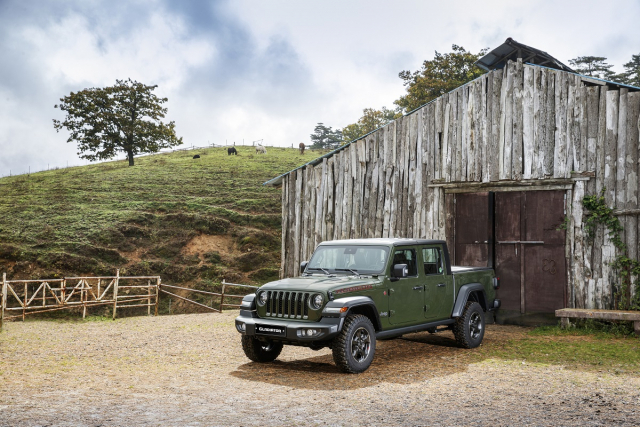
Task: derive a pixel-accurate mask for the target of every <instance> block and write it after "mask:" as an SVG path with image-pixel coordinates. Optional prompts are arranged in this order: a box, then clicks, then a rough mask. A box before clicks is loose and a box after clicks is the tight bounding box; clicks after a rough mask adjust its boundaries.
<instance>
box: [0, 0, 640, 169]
mask: <svg viewBox="0 0 640 427" xmlns="http://www.w3.org/2000/svg"><path fill="white" fill-rule="evenodd" d="M603 5H604V3H603V2H602V1H591V0H582V1H580V2H569V1H558V0H553V1H550V0H539V1H530V2H526V4H525V2H514V1H495V0H493V1H491V0H489V1H483V2H479V1H475V0H473V1H454V0H450V1H447V2H443V1H427V0H421V1H420V0H395V1H380V0H354V1H351V0H336V1H334V0H323V1H314V0H304V1H302V0H228V1H227V0H209V1H205V0H198V1H195V0H194V1H189V0H183V1H177V0H174V1H172V0H128V1H117V0H116V1H114V0H109V1H101V0H76V1H73V0H70V1H62V0H61V1H55V0H49V1H44V0H42V1H39V0H29V1H24V0H15V1H14V0H0V55H1V60H0V176H6V175H9V173H10V171H11V173H12V174H17V173H24V172H26V171H27V170H28V168H29V167H30V168H31V171H37V170H43V169H47V168H48V167H62V166H65V165H67V163H68V164H69V165H81V164H85V163H86V161H84V160H80V159H79V158H78V156H77V154H76V151H77V150H76V146H75V145H74V144H72V143H67V142H66V140H67V136H68V135H67V134H66V133H65V132H60V133H56V131H55V130H54V128H53V125H52V119H54V118H55V119H62V118H63V115H62V112H61V111H60V110H58V109H54V108H53V106H54V105H55V104H56V103H58V100H59V98H61V97H62V96H65V95H67V94H69V93H70V92H71V91H77V90H81V89H84V88H88V87H100V86H108V85H113V84H114V83H115V80H116V79H127V78H131V79H134V80H137V81H140V82H143V83H146V84H157V85H158V88H157V89H156V92H155V93H156V94H157V95H159V96H162V97H168V98H169V102H168V103H167V104H165V106H167V108H168V109H169V114H168V119H170V120H174V121H175V122H176V128H177V132H178V135H179V136H182V137H183V138H184V142H185V145H188V146H191V145H195V146H204V145H207V144H208V143H215V144H224V143H225V142H226V141H228V142H229V143H231V142H233V141H235V142H236V143H237V144H241V143H242V141H243V140H244V141H245V143H246V144H250V143H251V142H252V141H255V140H260V139H261V140H263V141H264V144H266V145H278V146H291V144H295V145H296V146H297V144H298V143H299V142H301V141H302V142H305V143H306V142H308V141H309V134H310V133H311V132H312V131H313V128H314V126H315V124H316V123H317V122H324V123H325V124H327V125H329V126H332V127H334V128H342V127H343V126H345V125H347V124H349V123H353V122H355V121H356V120H357V119H358V118H359V117H360V115H361V113H362V109H363V108H366V107H374V108H380V107H382V106H387V107H389V108H391V107H393V101H394V100H395V99H397V98H398V97H399V96H400V95H401V94H402V93H403V86H402V81H401V80H400V79H399V78H398V72H400V71H402V70H416V69H418V68H420V65H421V63H422V61H423V60H425V59H431V58H432V57H433V55H434V51H436V50H437V51H439V52H443V53H444V52H449V51H450V50H451V45H452V44H454V43H455V44H458V45H462V46H464V47H465V48H466V49H467V50H470V51H472V52H477V51H479V50H480V49H482V48H484V47H489V48H495V47H497V46H499V45H500V44H502V43H503V42H504V40H505V39H506V38H507V37H512V38H514V39H515V40H517V41H519V42H521V43H524V44H528V45H530V46H534V47H536V48H538V49H541V50H544V51H547V52H548V53H550V54H551V55H553V56H555V57H556V58H557V59H559V60H560V61H562V62H565V63H567V62H568V60H569V59H571V58H574V57H576V56H581V55H598V56H605V57H607V58H608V62H609V63H611V64H613V65H614V70H615V71H616V72H620V71H622V64H623V63H624V62H627V61H628V60H629V59H630V58H631V55H632V54H638V53H640V25H639V24H638V22H640V1H638V0H628V1H611V2H609V3H607V6H606V7H603ZM122 157H123V156H121V158H122Z"/></svg>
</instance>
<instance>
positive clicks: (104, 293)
mask: <svg viewBox="0 0 640 427" xmlns="http://www.w3.org/2000/svg"><path fill="white" fill-rule="evenodd" d="M230 288H246V289H257V286H249V285H240V284H235V283H227V282H225V281H223V282H222V290H221V292H219V293H217V292H207V291H201V290H197V289H190V288H184V287H180V286H173V285H166V284H163V283H162V281H161V279H160V276H120V271H119V270H118V271H117V272H116V275H115V276H100V277H66V278H63V279H42V280H7V275H6V273H3V275H2V287H1V288H0V289H1V291H2V292H1V293H0V330H2V323H3V321H4V320H5V319H6V320H9V319H22V320H23V321H24V320H25V318H26V316H27V315H32V314H38V313H46V312H51V311H58V310H65V309H67V310H68V309H82V318H83V319H84V318H85V317H86V315H87V308H91V307H96V306H105V305H106V306H111V307H112V317H113V319H115V318H116V315H117V312H118V309H125V308H135V307H147V314H148V315H151V308H152V307H153V313H154V315H156V316H157V315H158V301H159V293H160V292H163V293H165V294H167V295H169V296H170V297H173V298H177V299H180V300H183V301H186V302H189V303H192V304H195V305H197V306H200V307H204V308H207V309H209V310H212V311H215V312H218V313H220V312H222V310H223V308H225V307H240V305H239V304H235V303H229V302H225V301H229V300H237V299H239V298H240V299H241V298H243V297H244V295H235V294H230V293H228V291H229V289H230ZM166 289H178V290H182V291H188V292H193V293H197V294H204V295H210V296H212V297H213V296H217V297H219V298H220V303H219V305H218V308H215V307H213V300H212V304H211V306H207V305H205V304H202V303H199V302H197V301H194V300H193V299H189V298H187V297H184V296H180V295H176V294H175V293H172V292H169V291H167V290H166Z"/></svg>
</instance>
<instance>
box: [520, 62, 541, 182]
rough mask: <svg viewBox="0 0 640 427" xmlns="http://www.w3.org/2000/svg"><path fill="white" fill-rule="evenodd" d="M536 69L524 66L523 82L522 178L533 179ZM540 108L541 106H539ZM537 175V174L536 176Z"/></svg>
mask: <svg viewBox="0 0 640 427" xmlns="http://www.w3.org/2000/svg"><path fill="white" fill-rule="evenodd" d="M534 68H539V67H532V66H530V65H525V66H524V71H523V73H524V76H523V78H524V80H523V92H522V157H523V165H524V170H523V171H522V178H524V179H531V178H532V177H533V169H534V167H533V164H534V160H533V158H534V155H535V150H534V136H533V132H534V129H533V124H534V119H533V116H534V105H533V104H534V95H533V92H534V83H533V75H534ZM538 107H539V106H538ZM536 175H537V174H536Z"/></svg>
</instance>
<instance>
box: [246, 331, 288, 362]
mask: <svg viewBox="0 0 640 427" xmlns="http://www.w3.org/2000/svg"><path fill="white" fill-rule="evenodd" d="M242 349H243V350H244V354H245V355H246V356H247V357H248V358H249V359H251V360H253V361H254V362H260V363H265V362H273V361H274V360H276V359H277V358H278V356H279V355H280V352H281V351H282V343H281V342H277V341H268V342H265V341H260V340H259V339H256V338H254V337H250V336H247V335H243V336H242Z"/></svg>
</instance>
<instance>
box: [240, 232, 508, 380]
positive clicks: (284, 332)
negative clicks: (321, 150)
mask: <svg viewBox="0 0 640 427" xmlns="http://www.w3.org/2000/svg"><path fill="white" fill-rule="evenodd" d="M300 269H301V276H300V277H295V278H289V279H283V280H278V281H275V282H270V283H267V284H265V285H263V286H262V287H261V288H260V289H258V290H257V291H256V293H255V294H251V295H247V296H246V297H244V299H243V300H242V305H241V308H240V315H239V316H238V317H237V318H236V321H235V324H236V329H237V330H238V332H240V334H242V348H243V350H244V352H245V354H246V355H247V357H248V358H249V359H251V360H252V361H254V362H271V361H273V360H275V359H276V358H277V357H278V355H279V354H280V352H281V351H282V348H283V345H285V344H286V345H299V346H305V347H309V348H311V349H313V350H320V349H322V348H324V347H330V348H331V350H332V352H333V360H334V361H335V363H336V365H337V366H338V368H340V369H341V370H342V371H344V372H349V373H360V372H363V371H365V370H366V369H367V368H368V367H369V365H371V362H372V361H373V357H374V354H375V350H376V339H387V338H394V337H398V336H401V335H403V334H408V333H412V332H419V331H429V332H431V333H435V332H437V331H438V330H442V329H451V330H453V333H454V335H455V338H456V341H457V343H458V344H459V345H460V346H462V347H465V348H474V347H477V346H479V345H480V343H481V342H482V338H483V336H484V328H485V312H487V311H492V310H496V309H497V308H499V307H500V301H499V300H497V299H496V298H495V296H496V289H497V288H498V286H499V284H498V280H497V278H496V277H495V274H494V272H493V270H492V269H491V268H486V267H453V266H451V263H450V261H449V252H448V250H447V244H446V243H445V242H444V241H442V240H416V239H357V240H334V241H328V242H323V243H321V244H320V245H318V247H317V248H316V250H315V252H314V253H313V255H312V257H311V259H310V260H309V262H303V263H302V264H301V266H300Z"/></svg>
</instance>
